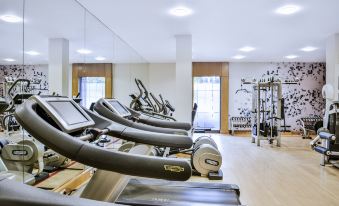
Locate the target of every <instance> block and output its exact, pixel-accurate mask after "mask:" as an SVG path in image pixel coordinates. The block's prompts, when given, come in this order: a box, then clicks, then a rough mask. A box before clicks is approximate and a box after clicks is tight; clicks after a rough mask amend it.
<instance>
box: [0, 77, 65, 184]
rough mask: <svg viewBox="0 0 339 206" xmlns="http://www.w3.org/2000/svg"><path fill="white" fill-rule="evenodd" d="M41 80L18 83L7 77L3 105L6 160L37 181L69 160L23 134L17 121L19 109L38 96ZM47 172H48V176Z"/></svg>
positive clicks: (4, 154) (11, 168)
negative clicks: (36, 87) (34, 96)
mask: <svg viewBox="0 0 339 206" xmlns="http://www.w3.org/2000/svg"><path fill="white" fill-rule="evenodd" d="M40 81H41V80H34V81H33V82H31V81H30V80H28V79H22V78H21V79H15V78H12V77H5V82H4V84H3V85H4V87H3V92H4V93H5V94H6V96H5V98H4V100H3V103H1V102H0V104H3V105H4V106H3V108H5V107H6V106H5V105H6V104H7V107H6V108H5V109H3V111H2V112H3V113H4V117H3V118H2V122H1V123H2V125H3V128H4V130H5V136H4V139H5V140H4V141H6V142H7V144H4V145H3V147H2V153H1V156H2V159H3V161H4V163H5V164H6V166H7V167H8V169H9V170H14V171H24V172H27V173H30V174H31V173H32V172H33V168H34V169H36V170H37V171H36V173H35V174H31V175H32V176H34V177H35V179H36V180H37V181H40V180H43V179H45V178H47V177H48V174H47V173H46V172H53V171H55V170H56V169H57V168H59V167H61V166H64V165H65V164H66V163H67V162H68V159H67V158H65V157H63V156H61V155H59V154H57V153H56V152H54V151H52V150H50V149H48V148H45V147H44V146H43V145H42V144H41V143H40V142H38V141H36V140H35V139H34V138H33V137H32V136H31V135H29V134H27V133H26V132H24V131H22V130H21V126H20V125H19V123H18V122H17V121H16V119H15V117H14V114H13V112H14V110H15V108H16V107H17V106H18V105H20V104H22V103H23V102H24V101H25V100H26V99H27V98H29V97H31V96H32V95H33V93H34V86H32V85H35V84H39V83H40ZM44 171H46V172H44Z"/></svg>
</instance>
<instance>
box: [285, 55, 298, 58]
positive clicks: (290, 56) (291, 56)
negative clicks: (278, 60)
mask: <svg viewBox="0 0 339 206" xmlns="http://www.w3.org/2000/svg"><path fill="white" fill-rule="evenodd" d="M285 58H286V59H295V58H298V56H297V55H293V54H291V55H287V56H285Z"/></svg>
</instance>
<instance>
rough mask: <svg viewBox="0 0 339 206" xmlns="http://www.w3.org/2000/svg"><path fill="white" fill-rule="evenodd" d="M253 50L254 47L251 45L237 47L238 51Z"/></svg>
mask: <svg viewBox="0 0 339 206" xmlns="http://www.w3.org/2000/svg"><path fill="white" fill-rule="evenodd" d="M254 50H255V48H254V47H251V46H244V47H242V48H240V49H239V51H242V52H251V51H254Z"/></svg>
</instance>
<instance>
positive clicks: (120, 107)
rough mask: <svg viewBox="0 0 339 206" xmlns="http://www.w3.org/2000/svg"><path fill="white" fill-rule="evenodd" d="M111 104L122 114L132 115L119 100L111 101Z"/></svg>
mask: <svg viewBox="0 0 339 206" xmlns="http://www.w3.org/2000/svg"><path fill="white" fill-rule="evenodd" d="M109 103H110V105H112V107H113V108H114V109H115V110H116V111H117V112H118V113H119V114H120V115H121V116H127V115H130V113H129V111H128V110H127V109H126V108H125V107H124V106H122V105H121V104H120V102H118V101H109Z"/></svg>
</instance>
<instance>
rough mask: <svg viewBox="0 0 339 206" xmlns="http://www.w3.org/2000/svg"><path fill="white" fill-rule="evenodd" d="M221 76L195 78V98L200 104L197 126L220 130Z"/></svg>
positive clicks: (204, 128)
mask: <svg viewBox="0 0 339 206" xmlns="http://www.w3.org/2000/svg"><path fill="white" fill-rule="evenodd" d="M220 86H221V84H220V77H219V76H202V77H194V79H193V91H194V93H193V100H194V103H197V104H198V110H197V113H196V118H195V122H194V126H195V128H197V129H199V130H205V131H213V132H219V131H220V89H221V87H220Z"/></svg>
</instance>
